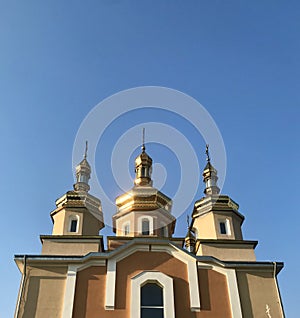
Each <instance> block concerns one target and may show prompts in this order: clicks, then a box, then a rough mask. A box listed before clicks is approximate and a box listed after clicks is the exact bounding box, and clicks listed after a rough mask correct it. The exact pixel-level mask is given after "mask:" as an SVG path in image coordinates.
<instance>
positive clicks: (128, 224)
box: [113, 130, 176, 237]
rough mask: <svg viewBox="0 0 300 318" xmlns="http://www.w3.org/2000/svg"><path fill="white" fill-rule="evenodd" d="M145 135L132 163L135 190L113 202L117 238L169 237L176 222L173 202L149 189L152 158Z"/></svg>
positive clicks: (151, 187)
mask: <svg viewBox="0 0 300 318" xmlns="http://www.w3.org/2000/svg"><path fill="white" fill-rule="evenodd" d="M144 133H145V132H144V130H143V143H142V147H141V154H140V155H138V156H137V157H136V159H135V179H134V186H133V188H132V189H131V190H130V191H128V192H126V193H124V194H122V195H120V196H119V197H117V199H116V205H117V213H116V214H115V215H114V216H113V227H114V232H115V233H116V235H117V236H129V237H135V236H156V237H171V236H172V234H173V232H174V227H175V222H176V219H175V217H174V216H173V215H172V214H171V209H172V200H171V199H170V198H168V197H167V196H166V195H164V194H163V193H162V192H160V191H159V190H158V189H156V188H154V187H153V186H152V184H153V182H152V179H151V172H152V158H151V157H150V156H149V155H148V154H147V153H146V147H145V143H144Z"/></svg>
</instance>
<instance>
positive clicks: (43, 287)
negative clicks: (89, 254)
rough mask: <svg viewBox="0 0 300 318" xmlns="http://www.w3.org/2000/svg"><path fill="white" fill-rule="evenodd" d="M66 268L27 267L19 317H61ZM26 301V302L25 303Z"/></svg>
mask: <svg viewBox="0 0 300 318" xmlns="http://www.w3.org/2000/svg"><path fill="white" fill-rule="evenodd" d="M66 271H67V270H66V268H63V267H58V268H50V267H48V268H47V267H45V268H36V267H29V266H28V267H27V271H26V272H27V278H26V280H25V286H24V293H23V297H22V299H21V302H20V311H19V317H22V318H33V317H34V318H46V317H49V318H50V317H51V318H52V317H53V318H54V317H61V313H62V305H63V297H64V293H65V282H66ZM25 301H26V302H25Z"/></svg>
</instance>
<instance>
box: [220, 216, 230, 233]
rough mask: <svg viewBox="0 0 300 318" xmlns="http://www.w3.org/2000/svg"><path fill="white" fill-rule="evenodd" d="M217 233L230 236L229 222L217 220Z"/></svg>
mask: <svg viewBox="0 0 300 318" xmlns="http://www.w3.org/2000/svg"><path fill="white" fill-rule="evenodd" d="M219 232H220V234H224V235H230V234H231V231H230V221H229V220H228V219H225V220H219Z"/></svg>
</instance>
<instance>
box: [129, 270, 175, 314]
mask: <svg viewBox="0 0 300 318" xmlns="http://www.w3.org/2000/svg"><path fill="white" fill-rule="evenodd" d="M146 283H156V284H158V285H160V286H161V287H162V288H163V301H164V303H163V304H164V318H175V308H174V289H173V279H172V278H171V277H169V276H168V275H166V274H164V273H161V272H154V271H144V272H141V273H139V274H138V275H136V276H134V277H132V278H131V307H130V318H141V287H142V286H143V285H145V284H146Z"/></svg>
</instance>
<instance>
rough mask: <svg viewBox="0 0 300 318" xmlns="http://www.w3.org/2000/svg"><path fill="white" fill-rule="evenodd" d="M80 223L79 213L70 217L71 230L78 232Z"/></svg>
mask: <svg viewBox="0 0 300 318" xmlns="http://www.w3.org/2000/svg"><path fill="white" fill-rule="evenodd" d="M78 223H79V217H78V215H72V216H70V219H69V232H72V233H77V232H78Z"/></svg>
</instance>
